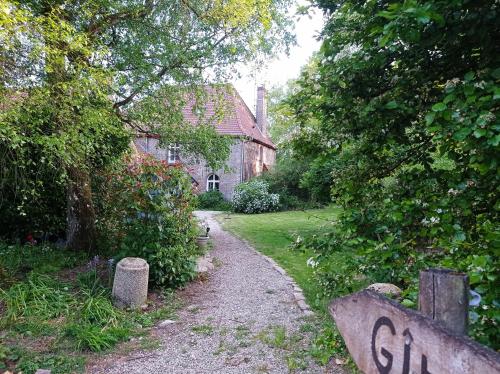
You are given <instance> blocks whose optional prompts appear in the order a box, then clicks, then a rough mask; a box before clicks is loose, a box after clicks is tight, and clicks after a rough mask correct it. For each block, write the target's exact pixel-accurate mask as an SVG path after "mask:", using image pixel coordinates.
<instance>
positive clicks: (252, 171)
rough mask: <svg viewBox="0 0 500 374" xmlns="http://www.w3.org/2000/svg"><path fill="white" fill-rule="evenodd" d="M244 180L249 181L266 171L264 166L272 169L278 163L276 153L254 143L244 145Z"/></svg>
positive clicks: (247, 142) (249, 142)
mask: <svg viewBox="0 0 500 374" xmlns="http://www.w3.org/2000/svg"><path fill="white" fill-rule="evenodd" d="M244 152H245V156H244V166H243V180H244V181H247V180H249V179H251V178H253V177H256V176H258V175H260V174H262V172H263V171H264V164H265V165H266V166H267V168H271V167H272V166H273V165H274V163H275V162H276V151H275V150H274V149H271V148H268V147H266V146H263V145H261V144H258V143H256V142H254V141H246V142H245V144H244Z"/></svg>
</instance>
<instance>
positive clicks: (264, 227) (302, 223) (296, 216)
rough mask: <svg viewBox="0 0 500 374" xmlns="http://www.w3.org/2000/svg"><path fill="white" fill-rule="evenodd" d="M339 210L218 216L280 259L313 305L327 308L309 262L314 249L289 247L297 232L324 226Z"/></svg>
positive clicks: (253, 242) (264, 250)
mask: <svg viewBox="0 0 500 374" xmlns="http://www.w3.org/2000/svg"><path fill="white" fill-rule="evenodd" d="M339 211H340V209H339V208H337V207H334V206H329V207H327V208H324V209H314V210H307V211H290V212H278V213H266V214H229V215H227V214H224V215H220V216H218V220H219V222H221V223H222V225H223V227H224V228H225V229H227V230H229V231H230V232H232V233H234V234H236V235H237V236H239V237H241V238H243V239H246V240H248V241H249V242H250V243H251V244H252V245H253V246H254V247H255V249H257V250H258V251H260V252H262V253H263V254H265V255H267V256H269V257H272V258H273V259H274V260H275V261H276V262H278V263H279V264H280V265H281V266H282V267H283V268H284V269H285V270H286V271H287V273H288V274H289V275H290V276H291V277H292V278H294V279H295V281H296V282H297V284H298V285H299V286H300V287H301V288H302V290H303V291H304V296H305V297H306V298H307V301H308V302H309V304H310V306H311V307H312V308H314V309H316V310H320V309H322V311H324V309H323V307H324V301H317V300H316V294H317V291H318V284H317V283H316V282H314V280H313V279H312V269H311V268H310V267H309V266H307V264H306V261H307V259H308V258H310V257H311V256H312V253H310V252H308V251H305V252H302V251H296V250H293V249H290V244H291V243H292V242H293V240H295V238H296V237H297V235H300V236H304V235H310V234H313V233H316V232H321V231H322V230H325V228H326V227H328V226H330V225H331V224H332V223H331V222H332V221H334V220H335V218H336V217H337V215H338V213H339Z"/></svg>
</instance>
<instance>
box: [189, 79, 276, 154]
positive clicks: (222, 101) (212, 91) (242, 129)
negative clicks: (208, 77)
mask: <svg viewBox="0 0 500 374" xmlns="http://www.w3.org/2000/svg"><path fill="white" fill-rule="evenodd" d="M221 88H222V89H221ZM205 89H206V90H207V93H208V98H207V99H206V102H205V111H204V113H203V120H204V121H205V120H207V119H209V122H210V123H213V124H214V125H215V126H217V132H218V133H219V134H221V135H231V136H244V137H248V138H250V139H251V140H252V141H254V142H256V143H259V144H262V145H264V146H266V147H269V148H272V149H276V146H275V145H274V143H273V142H272V140H271V139H270V138H269V137H268V136H267V134H263V133H262V132H261V131H260V129H259V127H258V126H257V121H256V119H255V116H254V115H253V114H252V112H251V111H250V109H249V108H248V106H247V105H246V103H245V102H244V101H243V99H242V98H241V96H240V95H239V93H238V92H237V91H236V89H234V87H233V86H231V85H224V86H217V87H213V86H207V87H206V88H205ZM194 103H195V100H194V99H193V100H191V101H190V102H189V103H188V104H187V105H186V106H185V107H184V109H183V114H184V118H185V119H186V120H187V121H188V122H191V123H193V124H196V123H199V122H200V117H199V115H197V114H196V113H194V112H193V107H194ZM221 107H222V108H221ZM221 110H222V111H223V117H222V118H220V116H218V115H217V114H218V113H217V111H221Z"/></svg>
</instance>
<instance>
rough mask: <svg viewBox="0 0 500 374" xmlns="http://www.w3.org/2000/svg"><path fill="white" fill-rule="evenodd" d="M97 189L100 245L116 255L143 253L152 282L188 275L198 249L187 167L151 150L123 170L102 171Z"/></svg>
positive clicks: (178, 280)
mask: <svg viewBox="0 0 500 374" xmlns="http://www.w3.org/2000/svg"><path fill="white" fill-rule="evenodd" d="M97 191H98V192H99V198H97V199H96V201H100V204H99V206H98V209H99V213H98V215H99V216H100V217H102V219H101V220H100V222H99V223H98V225H99V231H100V233H101V242H102V244H101V245H102V246H105V247H107V248H110V249H111V251H112V252H113V253H115V257H116V258H117V259H120V258H123V257H127V256H133V257H141V258H143V259H145V260H146V261H147V262H148V264H149V266H150V270H149V274H150V279H151V282H152V283H153V284H155V285H158V286H160V285H161V286H167V287H178V286H180V285H183V284H185V283H186V282H187V281H189V280H190V279H192V278H193V276H194V265H193V264H194V257H195V256H197V255H198V254H199V253H198V248H197V246H196V242H195V238H196V225H195V223H194V220H193V218H192V212H193V207H194V200H195V197H194V195H193V192H192V187H191V179H190V177H189V175H188V174H187V173H185V172H184V171H183V170H182V169H180V168H179V167H169V166H168V165H167V164H166V163H165V162H161V161H158V160H156V159H154V158H153V157H151V156H145V157H138V158H135V159H133V160H131V161H130V162H129V165H128V166H127V167H126V169H125V170H120V169H119V170H116V171H115V172H114V173H110V174H107V175H103V176H101V179H100V185H99V188H97Z"/></svg>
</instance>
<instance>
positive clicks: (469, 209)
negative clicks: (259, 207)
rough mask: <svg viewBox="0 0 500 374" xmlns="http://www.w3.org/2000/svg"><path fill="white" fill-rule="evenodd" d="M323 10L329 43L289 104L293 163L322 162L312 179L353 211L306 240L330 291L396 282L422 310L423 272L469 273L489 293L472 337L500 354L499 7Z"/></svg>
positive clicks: (394, 5) (332, 6)
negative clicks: (419, 300)
mask: <svg viewBox="0 0 500 374" xmlns="http://www.w3.org/2000/svg"><path fill="white" fill-rule="evenodd" d="M318 4H319V5H320V7H322V8H323V9H324V10H325V11H327V12H328V14H330V16H329V19H328V22H327V24H326V26H325V29H324V31H323V36H324V41H323V45H322V47H321V51H320V53H319V54H318V56H317V57H316V59H315V60H314V61H313V62H312V65H311V66H310V67H309V69H308V70H305V71H304V72H303V74H302V76H301V79H300V81H299V82H298V84H299V86H300V89H298V90H297V91H296V92H295V94H294V95H292V96H291V97H290V98H289V100H288V105H291V107H293V108H294V113H295V116H294V119H295V120H296V121H297V123H299V126H300V131H297V134H296V136H295V137H294V138H293V139H292V146H293V151H294V154H295V156H294V157H306V156H307V157H313V158H314V161H313V162H312V165H313V167H312V168H311V172H309V175H305V176H304V178H303V183H305V184H309V185H312V184H314V183H315V182H316V181H318V183H319V184H322V183H323V182H322V180H323V179H322V178H326V181H327V184H329V185H330V194H331V197H332V199H333V201H335V202H336V203H337V204H339V205H341V206H342V207H343V213H342V214H341V216H340V217H339V219H338V221H337V222H336V224H335V225H332V229H331V230H330V232H329V233H326V234H321V235H316V236H314V237H311V238H308V239H306V240H305V242H303V243H300V245H301V246H302V247H306V248H309V249H312V250H314V251H315V252H316V256H315V258H314V262H312V263H314V266H315V273H316V276H317V278H318V280H319V282H320V283H321V284H322V285H323V286H324V290H325V294H326V295H328V296H329V297H332V296H338V295H342V294H345V293H350V292H353V291H356V290H357V289H359V288H360V287H362V286H364V285H365V284H366V283H367V282H373V281H377V282H384V281H387V282H392V283H395V284H397V285H399V286H400V287H402V288H403V289H404V290H405V295H404V297H405V300H406V301H405V304H406V305H416V290H417V287H418V284H417V282H418V271H419V270H420V269H423V268H426V267H431V266H445V267H450V268H453V269H456V270H460V271H464V272H467V273H468V274H469V276H470V278H471V287H472V288H473V289H474V290H476V291H477V292H479V293H480V294H481V296H482V302H481V305H480V306H479V307H478V308H476V309H475V310H473V311H472V313H471V315H472V320H471V334H472V336H473V337H474V338H475V339H477V340H479V341H480V342H482V343H485V344H488V345H490V346H491V347H493V348H494V349H498V347H499V341H498V337H497V335H498V334H495V332H494V331H495V330H496V329H497V324H498V319H499V317H500V311H499V300H500V298H499V293H498V283H495V282H498V280H497V274H494V273H493V272H492V271H493V269H498V266H499V250H500V234H499V233H500V230H499V226H498V222H499V220H498V195H499V192H500V190H499V188H498V186H499V185H500V184H499V174H498V161H497V159H498V157H497V155H498V151H499V140H500V125H499V121H498V105H499V99H500V96H499V95H498V90H499V82H500V81H499V78H500V77H499V75H500V73H499V72H500V70H499V67H500V60H499V59H498V56H499V54H498V44H497V43H496V42H495V40H497V39H498V38H499V36H500V29H499V27H498V22H496V21H495V18H497V17H498V9H497V7H496V6H495V5H493V3H491V2H489V1H476V2H469V1H440V0H434V1H426V2H417V1H400V2H393V1H379V2H367V3H361V2H359V3H358V2H348V1H345V2H344V1H342V2H330V1H319V2H318ZM314 169H316V170H317V172H316V171H314ZM346 254H348V255H346ZM479 264H480V265H479Z"/></svg>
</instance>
